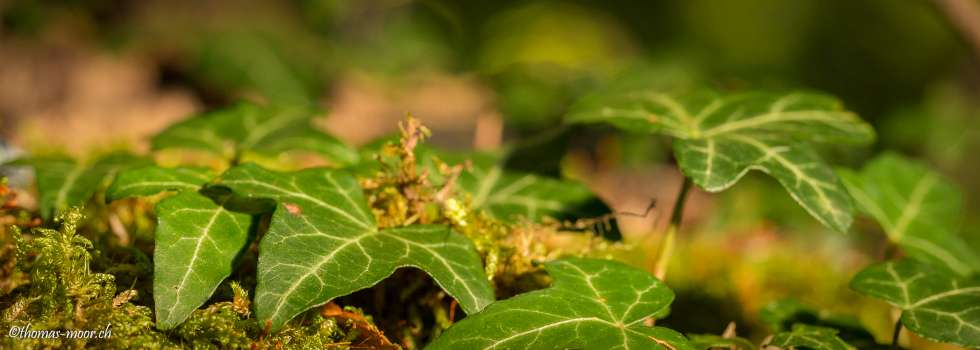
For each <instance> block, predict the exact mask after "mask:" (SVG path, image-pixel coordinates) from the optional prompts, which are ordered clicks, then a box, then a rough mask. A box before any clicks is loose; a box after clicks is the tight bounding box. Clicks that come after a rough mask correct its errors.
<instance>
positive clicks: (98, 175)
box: [18, 153, 148, 219]
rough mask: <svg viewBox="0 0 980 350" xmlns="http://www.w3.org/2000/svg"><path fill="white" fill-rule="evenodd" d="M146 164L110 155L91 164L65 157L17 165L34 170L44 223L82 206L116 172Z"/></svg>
mask: <svg viewBox="0 0 980 350" xmlns="http://www.w3.org/2000/svg"><path fill="white" fill-rule="evenodd" d="M147 162H148V161H147V160H145V159H141V158H138V157H135V156H132V155H129V154H124V153H117V154H110V155H107V156H105V157H102V158H99V159H96V160H95V161H93V162H91V163H79V162H77V161H75V160H73V159H70V158H64V157H39V158H30V159H25V160H22V161H18V163H19V164H24V165H29V166H31V167H33V168H34V174H35V178H36V179H37V191H38V196H39V198H38V206H39V207H40V210H41V216H42V217H43V218H45V219H49V218H51V217H53V216H54V214H55V213H56V212H59V211H62V210H65V209H67V208H68V207H71V206H78V205H82V204H84V203H85V202H86V201H88V200H89V198H92V195H94V194H95V192H96V191H97V190H98V189H99V187H100V186H102V185H103V183H104V181H106V179H107V178H112V177H113V176H114V175H115V173H116V172H118V171H119V170H122V169H125V168H128V167H133V166H140V165H143V164H146V163H147Z"/></svg>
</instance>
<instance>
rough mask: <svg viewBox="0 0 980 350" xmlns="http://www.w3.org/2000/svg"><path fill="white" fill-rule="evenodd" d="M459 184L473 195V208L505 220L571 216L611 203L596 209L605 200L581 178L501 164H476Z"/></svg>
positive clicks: (593, 212)
mask: <svg viewBox="0 0 980 350" xmlns="http://www.w3.org/2000/svg"><path fill="white" fill-rule="evenodd" d="M459 185H460V188H462V189H463V190H464V191H466V192H468V193H470V194H471V195H472V200H473V202H472V205H473V207H474V208H480V209H485V210H486V211H487V212H488V213H489V214H490V215H492V216H494V217H497V218H499V219H503V220H507V219H515V218H517V217H525V218H528V219H531V220H538V219H541V218H542V217H545V216H550V217H554V218H558V219H566V218H569V219H570V218H576V217H587V216H599V215H602V214H605V213H608V212H609V208H608V207H605V211H604V212H602V213H600V212H599V211H602V210H601V209H599V210H598V211H597V210H595V209H596V208H595V207H597V206H604V204H602V201H601V200H599V199H598V198H597V197H596V196H595V194H593V193H592V190H590V189H589V188H588V187H587V186H585V185H584V184H582V183H581V182H577V181H570V180H561V179H554V178H548V177H542V176H538V175H534V174H524V173H513V172H509V171H507V170H504V169H503V168H501V167H500V166H492V167H487V168H480V167H474V168H473V171H472V172H468V173H465V174H463V175H462V176H460V179H459ZM589 209H592V210H589Z"/></svg>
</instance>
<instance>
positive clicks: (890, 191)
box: [840, 153, 980, 276]
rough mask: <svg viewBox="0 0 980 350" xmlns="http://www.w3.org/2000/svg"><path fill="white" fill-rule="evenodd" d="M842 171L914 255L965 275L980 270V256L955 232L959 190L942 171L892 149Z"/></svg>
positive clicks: (867, 209)
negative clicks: (854, 168)
mask: <svg viewBox="0 0 980 350" xmlns="http://www.w3.org/2000/svg"><path fill="white" fill-rule="evenodd" d="M840 173H841V178H842V179H843V180H844V184H845V185H846V186H847V189H848V191H850V192H851V196H853V197H854V200H855V202H856V203H857V205H858V208H859V209H860V210H861V211H862V212H864V213H866V214H868V215H870V216H871V217H873V218H874V219H875V220H877V221H878V223H879V224H880V225H881V227H882V228H883V229H884V230H885V232H886V233H887V234H888V238H889V239H890V240H891V241H892V242H895V243H896V244H898V245H899V246H901V247H902V249H903V250H905V252H906V253H907V254H908V255H909V256H910V257H912V258H915V259H918V260H921V261H923V262H926V263H930V264H933V265H935V266H938V267H942V268H947V269H949V270H950V271H952V272H955V273H957V274H959V275H961V276H966V275H969V274H971V273H974V272H977V271H980V258H978V256H977V254H976V253H975V252H974V251H972V250H971V249H970V248H969V245H968V244H966V242H964V241H963V239H962V238H960V236H958V235H957V234H956V233H957V231H958V230H959V225H960V221H961V217H962V202H963V201H962V198H961V197H960V191H959V190H958V189H957V188H956V187H955V186H953V184H951V183H950V182H948V181H946V180H944V179H943V178H942V177H941V176H940V175H939V174H937V173H935V172H933V171H930V170H929V168H928V167H926V166H924V165H922V164H918V163H915V162H912V161H910V160H908V159H905V158H903V157H901V156H899V155H896V154H892V153H887V154H884V155H882V156H879V157H878V158H875V159H874V160H872V161H871V162H870V163H868V165H867V166H865V167H864V169H862V170H861V172H860V173H855V172H853V171H848V170H842V171H841V172H840Z"/></svg>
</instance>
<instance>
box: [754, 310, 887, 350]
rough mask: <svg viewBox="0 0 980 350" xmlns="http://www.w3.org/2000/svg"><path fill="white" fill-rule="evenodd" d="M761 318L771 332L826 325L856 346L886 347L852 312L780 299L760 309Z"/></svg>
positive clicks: (867, 347)
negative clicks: (847, 313) (842, 313)
mask: <svg viewBox="0 0 980 350" xmlns="http://www.w3.org/2000/svg"><path fill="white" fill-rule="evenodd" d="M759 319H761V320H762V322H763V323H765V324H766V325H767V326H768V327H769V328H770V329H772V330H773V331H774V332H783V331H789V330H791V329H792V328H793V326H794V325H797V324H804V325H809V326H818V327H827V328H833V329H836V330H837V331H838V332H839V333H838V334H837V336H838V337H840V338H841V339H843V340H844V341H846V342H847V343H848V344H851V345H852V346H854V347H857V348H859V349H880V348H888V347H889V346H886V345H880V344H878V343H877V342H876V340H875V337H874V334H871V332H869V331H868V330H867V329H866V328H865V327H864V326H862V325H861V322H860V320H858V319H857V318H856V317H853V316H851V315H841V314H835V313H831V312H828V311H826V310H816V309H814V308H811V307H810V306H807V305H804V304H803V303H800V302H799V301H796V300H793V299H782V300H777V301H774V302H771V303H769V304H767V305H766V306H765V307H764V308H763V309H762V310H761V311H760V312H759Z"/></svg>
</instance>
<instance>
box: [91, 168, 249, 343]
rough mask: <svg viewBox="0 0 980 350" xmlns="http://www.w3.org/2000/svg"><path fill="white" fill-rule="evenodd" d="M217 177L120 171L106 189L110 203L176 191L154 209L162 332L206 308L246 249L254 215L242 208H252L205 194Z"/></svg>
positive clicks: (181, 171)
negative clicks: (204, 186)
mask: <svg viewBox="0 0 980 350" xmlns="http://www.w3.org/2000/svg"><path fill="white" fill-rule="evenodd" d="M213 177H214V176H213V175H212V173H211V172H210V171H209V170H207V169H202V168H162V167H158V166H145V167H140V168H133V169H128V170H125V171H122V172H121V173H120V174H119V176H117V178H116V180H115V181H114V182H113V183H112V185H111V186H109V189H108V190H107V191H106V198H107V199H109V200H116V199H121V198H126V197H136V196H152V195H155V194H157V193H160V192H165V191H177V192H178V193H177V194H176V195H174V196H172V197H167V198H165V199H163V200H162V201H160V202H159V203H157V205H156V207H155V208H154V210H155V212H156V214H157V227H156V231H155V232H154V248H153V250H154V251H153V257H154V261H155V263H154V265H153V266H154V271H153V299H154V307H155V310H156V320H157V327H158V328H160V329H171V328H173V327H176V326H177V325H179V324H181V323H182V322H183V321H184V320H186V319H187V317H188V316H190V315H191V313H192V312H193V311H194V310H195V309H197V308H198V307H200V306H201V305H203V304H204V303H205V302H206V301H207V300H208V299H209V298H210V297H211V295H212V294H214V290H215V289H216V288H218V286H219V285H220V284H221V282H222V281H224V279H225V278H227V277H228V276H229V275H230V274H231V271H232V269H233V268H234V264H233V263H234V261H235V258H236V257H237V256H238V255H239V253H240V252H241V251H242V249H244V248H245V247H246V246H248V243H249V227H250V226H251V223H252V215H251V214H250V213H251V212H253V211H249V210H238V209H246V208H247V207H248V206H245V205H242V204H240V203H235V201H234V197H233V196H232V195H231V194H230V193H227V191H225V192H223V193H222V192H220V191H211V192H210V193H208V192H205V191H201V189H202V186H203V185H204V184H206V183H207V182H208V181H210V180H212V179H213ZM236 206H237V207H238V208H237V209H235V208H234V207H236Z"/></svg>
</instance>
